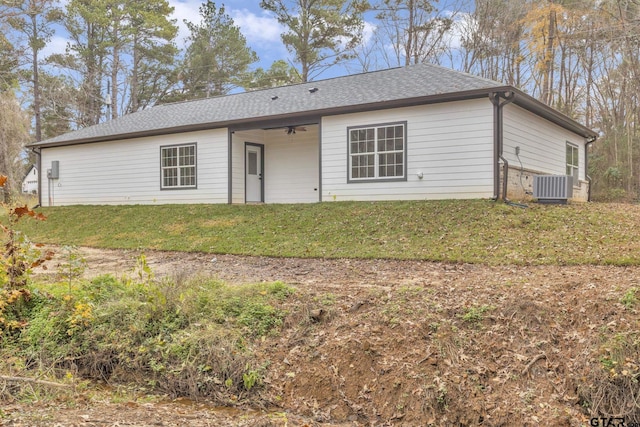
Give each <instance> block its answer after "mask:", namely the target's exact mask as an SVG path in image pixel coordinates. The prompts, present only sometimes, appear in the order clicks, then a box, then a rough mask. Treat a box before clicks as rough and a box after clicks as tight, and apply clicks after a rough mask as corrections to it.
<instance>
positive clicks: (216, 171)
mask: <svg viewBox="0 0 640 427" xmlns="http://www.w3.org/2000/svg"><path fill="white" fill-rule="evenodd" d="M227 135H228V132H227V129H215V130H208V131H199V132H188V133H184V134H172V135H163V136H154V137H144V138H136V139H127V140H121V141H108V142H101V143H92V144H80V145H71V146H66V147H51V148H45V149H43V150H42V170H44V171H46V170H47V169H48V168H50V167H51V162H52V161H54V160H57V161H59V162H60V178H59V179H56V180H51V181H49V180H48V179H47V176H46V173H45V174H43V175H44V176H43V177H41V178H40V180H41V185H42V204H43V205H44V206H48V205H50V204H53V205H55V206H60V205H72V204H154V203H158V204H160V203H227V200H228V195H227V194H228V186H227V182H228V179H227V175H228V167H227V164H228V162H227V158H228V156H227V147H228V145H227ZM194 142H196V143H197V164H198V167H197V188H188V189H183V190H181V191H164V190H162V189H161V164H160V147H163V146H180V145H184V144H193V143H194Z"/></svg>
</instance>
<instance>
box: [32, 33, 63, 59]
mask: <svg viewBox="0 0 640 427" xmlns="http://www.w3.org/2000/svg"><path fill="white" fill-rule="evenodd" d="M68 42H69V39H68V38H67V37H62V36H59V35H55V36H53V37H51V40H49V42H48V43H47V44H46V46H45V47H44V49H42V51H41V52H40V55H39V56H40V58H42V59H46V58H47V56H49V55H52V54H54V53H64V51H65V49H66V48H67V43H68Z"/></svg>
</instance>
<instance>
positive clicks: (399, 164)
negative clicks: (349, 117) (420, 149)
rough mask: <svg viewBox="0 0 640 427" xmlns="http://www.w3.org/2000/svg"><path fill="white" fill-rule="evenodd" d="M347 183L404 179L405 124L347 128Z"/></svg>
mask: <svg viewBox="0 0 640 427" xmlns="http://www.w3.org/2000/svg"><path fill="white" fill-rule="evenodd" d="M348 133H349V181H367V180H404V179H406V176H407V174H406V166H407V165H406V123H394V124H388V125H377V126H367V127H357V128H349V129H348Z"/></svg>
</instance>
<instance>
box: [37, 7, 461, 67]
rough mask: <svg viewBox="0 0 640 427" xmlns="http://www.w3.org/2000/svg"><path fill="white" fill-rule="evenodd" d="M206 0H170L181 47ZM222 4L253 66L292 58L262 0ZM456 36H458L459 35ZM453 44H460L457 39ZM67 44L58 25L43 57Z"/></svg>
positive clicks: (369, 24)
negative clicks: (248, 49)
mask: <svg viewBox="0 0 640 427" xmlns="http://www.w3.org/2000/svg"><path fill="white" fill-rule="evenodd" d="M67 1H68V0H60V3H61V4H63V5H64V4H66V3H67ZM141 1H144V0H141ZM202 1H203V0H169V3H170V5H171V6H172V7H173V8H174V12H173V15H172V16H171V18H173V19H175V20H176V24H177V25H178V27H179V33H178V37H177V39H176V43H177V45H178V47H179V48H181V49H182V48H184V47H185V39H186V38H187V36H188V35H189V32H188V30H187V28H186V26H185V25H184V20H187V21H190V22H194V23H197V22H200V19H201V18H200V15H199V13H198V9H199V7H200V5H201V4H202ZM464 3H466V4H473V1H471V0H440V2H439V3H436V4H437V5H438V6H439V7H440V8H442V9H445V8H449V6H450V5H453V6H454V7H453V8H454V9H456V8H457V7H459V4H464ZM222 4H224V6H225V9H226V13H227V14H229V15H230V16H231V17H232V19H233V20H234V22H235V24H236V25H237V26H239V27H240V29H241V31H242V33H243V34H244V36H245V37H246V39H247V44H248V45H249V46H250V47H251V48H252V49H253V50H254V51H255V52H256V53H257V54H258V57H259V58H260V61H259V62H258V63H256V64H253V65H252V68H257V67H263V68H265V69H266V68H269V67H270V66H271V64H272V63H273V61H276V60H279V59H284V60H291V54H289V52H288V51H287V49H286V48H285V46H284V45H283V44H282V41H281V38H280V34H281V33H282V32H283V31H284V28H283V27H282V26H281V25H280V24H279V23H278V21H277V20H276V19H275V17H274V16H273V15H272V14H270V13H269V12H266V11H264V10H263V9H261V8H260V2H259V1H257V0H253V1H247V0H226V1H224V2H222V1H216V5H217V6H218V7H219V6H221V5H222ZM373 15H374V14H373V13H369V14H368V15H367V16H366V17H365V31H364V40H365V41H366V40H368V39H370V37H371V35H372V33H373V31H374V29H375V22H374V21H375V20H374V18H373ZM467 16H468V15H467ZM460 18H461V16H458V17H457V19H460ZM459 22H461V21H459ZM453 37H454V38H455V37H456V36H455V34H454V35H453ZM453 44H454V45H455V44H456V42H455V40H454V43H453ZM66 45H67V39H66V37H65V33H64V30H63V29H62V28H60V27H58V28H57V29H56V34H55V35H54V37H53V38H52V39H51V41H50V42H49V43H48V44H47V46H46V47H45V49H44V50H43V52H42V53H41V57H42V58H46V57H47V56H48V55H50V54H53V53H62V52H64V50H65V47H66ZM443 65H446V64H443ZM361 71H362V68H361V66H360V65H359V64H357V63H356V62H354V63H352V64H342V65H340V66H336V67H332V68H330V69H329V70H327V71H325V72H323V73H322V74H321V75H319V76H316V77H315V78H316V79H324V78H329V77H334V76H337V75H345V74H349V73H354V72H361Z"/></svg>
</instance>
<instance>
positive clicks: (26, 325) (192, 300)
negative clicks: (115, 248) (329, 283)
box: [2, 276, 293, 403]
mask: <svg viewBox="0 0 640 427" xmlns="http://www.w3.org/2000/svg"><path fill="white" fill-rule="evenodd" d="M25 292H28V298H25V297H24V295H19V296H14V295H12V294H11V295H10V294H6V295H4V294H3V295H2V298H4V299H3V301H4V312H9V311H10V310H8V308H9V307H13V305H15V306H16V307H14V309H13V311H11V313H13V317H14V318H15V319H12V322H14V323H10V324H9V323H8V325H11V327H9V326H7V327H5V328H4V329H3V330H2V332H3V335H2V340H3V352H4V354H5V356H7V357H6V358H5V360H6V362H5V365H4V366H3V367H2V369H3V370H4V371H5V372H9V371H16V370H20V369H23V370H24V369H27V370H28V369H37V367H38V366H46V367H48V369H53V370H54V371H56V372H58V375H61V373H64V372H68V373H70V374H71V375H72V376H79V377H81V378H85V379H91V380H102V381H112V380H113V381H116V382H119V383H131V382H133V383H134V384H136V385H138V386H144V387H148V388H150V389H152V390H155V391H157V392H162V393H166V394H169V395H172V396H189V397H200V396H207V397H209V398H213V399H214V400H217V401H219V402H220V403H229V401H230V399H231V400H234V401H237V400H239V399H242V398H243V397H244V396H246V395H247V394H248V393H249V392H250V391H251V390H252V389H254V388H255V387H258V386H260V385H261V383H262V374H263V370H264V368H265V361H257V360H256V359H255V358H254V356H253V353H252V343H253V342H254V340H256V339H259V338H260V337H264V336H265V335H269V334H273V333H276V332H277V331H278V330H279V327H280V326H281V325H282V320H283V318H284V316H285V314H286V313H285V311H284V310H283V309H282V308H280V303H282V302H283V301H285V300H286V299H287V298H288V297H289V296H290V295H291V294H292V293H293V289H292V288H290V287H288V286H286V285H284V284H282V283H279V282H276V283H261V284H253V285H235V286H231V285H227V284H225V283H222V282H219V281H216V280H213V279H208V278H207V279H205V278H191V279H186V280H169V279H163V280H153V279H151V278H147V279H146V280H143V281H140V280H131V279H123V280H120V279H115V278H114V277H113V276H101V277H98V278H96V279H94V280H92V281H91V282H87V281H76V282H75V283H71V284H69V283H68V282H66V283H60V284H49V285H34V286H32V287H31V289H30V290H29V291H25ZM9 355H10V356H11V357H9Z"/></svg>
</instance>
